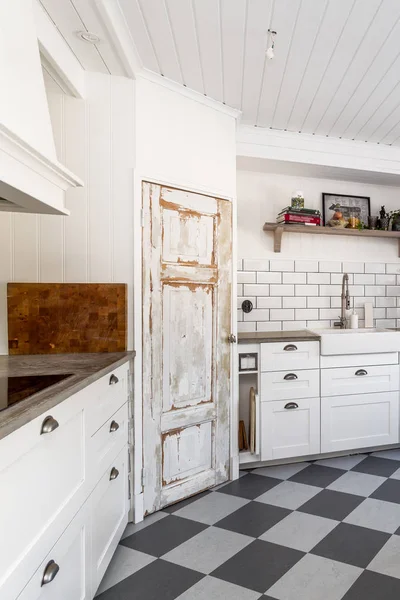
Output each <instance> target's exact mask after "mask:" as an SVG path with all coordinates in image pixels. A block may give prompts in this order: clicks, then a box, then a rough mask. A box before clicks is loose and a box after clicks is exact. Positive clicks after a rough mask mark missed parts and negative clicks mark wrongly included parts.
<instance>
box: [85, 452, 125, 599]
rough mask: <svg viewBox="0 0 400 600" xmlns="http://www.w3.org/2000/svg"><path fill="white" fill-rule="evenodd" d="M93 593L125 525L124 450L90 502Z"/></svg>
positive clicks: (101, 480)
mask: <svg viewBox="0 0 400 600" xmlns="http://www.w3.org/2000/svg"><path fill="white" fill-rule="evenodd" d="M90 504H91V513H92V564H93V579H92V586H93V591H96V589H97V587H98V586H99V584H100V581H101V579H102V578H103V575H104V573H105V570H106V569H107V567H108V564H109V562H110V560H111V558H112V555H113V554H114V552H115V549H116V547H117V545H118V542H119V540H120V539H121V535H122V533H123V532H124V529H125V527H126V525H127V523H128V510H129V505H128V504H129V502H128V448H127V447H125V448H123V450H122V452H120V454H119V455H118V456H117V457H116V458H114V460H113V461H112V462H111V463H110V464H109V465H108V467H107V469H106V471H105V473H104V474H103V477H102V478H101V479H100V481H99V483H98V485H97V486H96V489H95V490H94V492H93V494H92V496H91V498H90Z"/></svg>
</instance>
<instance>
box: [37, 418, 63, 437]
mask: <svg viewBox="0 0 400 600" xmlns="http://www.w3.org/2000/svg"><path fill="white" fill-rule="evenodd" d="M59 426H60V425H59V423H58V421H56V420H55V419H54V417H52V416H50V415H49V416H48V417H46V418H45V420H44V421H43V423H42V426H41V428H40V435H43V434H45V433H51V432H52V431H54V430H55V429H57V427H59Z"/></svg>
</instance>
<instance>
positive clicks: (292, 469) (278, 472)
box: [253, 462, 309, 479]
mask: <svg viewBox="0 0 400 600" xmlns="http://www.w3.org/2000/svg"><path fill="white" fill-rule="evenodd" d="M308 465H309V463H305V462H303V463H291V464H290V465H277V466H276V467H261V468H259V469H255V471H253V472H254V474H255V475H265V476H266V477H274V478H275V479H289V477H292V476H293V475H296V473H299V472H300V471H302V470H303V469H305V468H306V467H308Z"/></svg>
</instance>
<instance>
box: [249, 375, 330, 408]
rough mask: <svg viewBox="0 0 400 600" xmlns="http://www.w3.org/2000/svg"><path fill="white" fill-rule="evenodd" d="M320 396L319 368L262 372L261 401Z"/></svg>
mask: <svg viewBox="0 0 400 600" xmlns="http://www.w3.org/2000/svg"><path fill="white" fill-rule="evenodd" d="M315 396H319V369H312V370H309V369H305V370H303V371H301V370H300V371H290V372H288V373H286V372H285V371H275V372H270V373H262V374H261V402H270V401H271V400H291V399H292V398H314V397H315Z"/></svg>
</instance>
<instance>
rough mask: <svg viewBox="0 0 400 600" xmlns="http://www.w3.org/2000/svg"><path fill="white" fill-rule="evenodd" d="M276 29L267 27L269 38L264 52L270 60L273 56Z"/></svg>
mask: <svg viewBox="0 0 400 600" xmlns="http://www.w3.org/2000/svg"><path fill="white" fill-rule="evenodd" d="M276 33H277V32H276V31H274V30H273V29H268V34H269V39H270V45H269V46H268V48H267V51H266V53H265V55H266V57H267V58H268V59H269V60H272V59H273V58H274V56H275V36H276Z"/></svg>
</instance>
